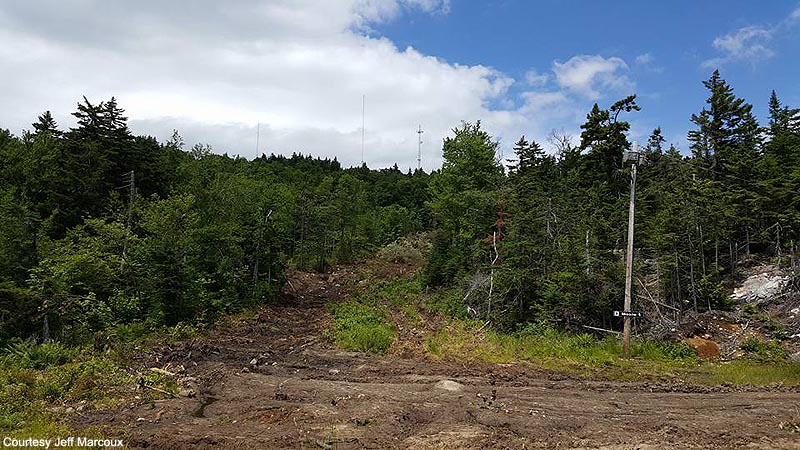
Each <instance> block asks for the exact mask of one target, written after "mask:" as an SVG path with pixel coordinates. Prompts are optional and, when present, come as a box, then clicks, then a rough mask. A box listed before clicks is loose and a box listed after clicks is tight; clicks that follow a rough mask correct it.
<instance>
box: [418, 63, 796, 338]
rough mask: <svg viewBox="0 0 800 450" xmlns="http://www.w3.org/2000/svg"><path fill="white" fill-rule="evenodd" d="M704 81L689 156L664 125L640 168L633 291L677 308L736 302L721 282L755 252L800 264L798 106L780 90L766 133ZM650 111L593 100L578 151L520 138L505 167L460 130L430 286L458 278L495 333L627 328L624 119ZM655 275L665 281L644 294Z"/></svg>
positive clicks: (475, 128) (449, 159)
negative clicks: (527, 326) (551, 150)
mask: <svg viewBox="0 0 800 450" xmlns="http://www.w3.org/2000/svg"><path fill="white" fill-rule="evenodd" d="M704 85H705V87H706V88H707V89H708V98H707V100H706V105H705V107H703V108H702V109H701V110H700V111H699V112H698V113H697V114H694V115H693V116H692V117H691V120H692V122H693V123H694V125H695V129H693V130H692V131H691V132H690V133H689V135H688V140H689V142H690V147H691V148H690V150H691V155H690V156H684V155H682V154H681V152H679V151H678V149H676V148H674V147H672V146H670V147H668V148H667V147H665V139H664V137H663V135H662V131H661V129H660V128H657V129H655V130H654V131H653V133H652V135H651V136H650V138H649V140H648V141H647V142H646V143H643V144H644V145H643V148H642V152H643V155H644V157H645V162H643V163H642V164H641V165H640V166H639V176H638V189H637V191H638V192H637V197H638V198H637V210H636V227H637V230H636V234H635V236H636V241H635V242H636V255H637V258H636V263H637V267H636V274H637V277H636V279H635V280H634V289H635V290H636V291H637V292H635V293H636V294H637V295H640V296H646V297H648V298H653V299H654V300H656V301H659V302H660V303H661V304H663V305H667V306H668V307H671V308H674V309H676V310H678V311H686V310H690V309H691V310H706V309H715V308H725V307H728V306H730V305H729V304H728V297H727V295H725V286H724V283H725V282H726V280H730V279H731V275H733V274H734V273H735V271H736V264H737V261H739V260H740V259H741V257H742V256H744V255H745V254H746V253H747V252H749V251H750V250H751V248H752V249H759V251H765V252H767V253H769V254H772V255H784V256H787V255H788V256H789V257H790V258H792V261H793V255H794V253H795V242H796V241H797V239H798V237H800V236H798V232H800V209H799V208H798V199H799V198H800V110H798V109H794V108H790V107H787V106H784V105H782V104H781V103H780V101H779V100H778V97H777V95H776V94H775V93H774V92H773V94H772V96H771V98H770V99H769V111H770V113H769V114H770V117H769V122H768V124H766V126H761V125H760V124H759V123H758V121H757V120H756V117H755V116H754V114H753V112H752V106H751V105H750V104H748V103H747V102H745V101H744V100H743V99H741V98H739V97H737V96H736V95H735V94H734V92H733V89H732V88H731V86H730V85H729V84H728V83H727V82H726V81H725V80H723V79H722V78H721V77H720V74H719V72H716V71H715V72H714V74H713V75H712V76H711V77H710V79H708V80H707V81H705V82H704ZM639 110H640V107H639V106H638V105H637V103H636V96H635V95H633V96H630V97H628V98H625V99H622V100H620V101H618V102H616V103H614V104H612V105H611V106H610V107H608V108H607V109H602V108H600V107H599V106H598V105H595V106H594V108H593V109H592V110H591V112H589V114H588V115H587V117H586V122H585V123H584V124H583V125H582V126H581V129H582V132H581V135H580V142H579V145H577V146H574V145H573V144H572V142H571V140H570V139H569V138H568V137H566V136H563V135H558V134H554V135H553V136H552V137H551V138H552V144H553V145H554V146H555V147H556V149H557V154H556V155H550V154H546V153H545V152H544V151H543V150H542V147H541V146H540V145H539V144H538V143H536V142H528V141H527V140H526V139H525V138H524V137H523V138H521V139H520V140H519V141H518V142H517V143H516V145H515V148H514V151H515V154H516V158H515V159H514V160H511V161H508V163H509V165H508V167H507V169H508V170H507V172H506V171H504V170H503V167H502V164H501V162H500V161H496V160H495V159H494V155H495V150H496V147H497V142H495V141H494V140H493V139H492V138H491V136H489V135H488V134H487V133H486V132H485V131H483V130H482V129H481V128H480V123H478V124H463V126H461V127H460V128H457V129H456V130H454V136H452V137H450V138H447V139H446V140H445V143H444V148H443V151H444V159H445V162H444V165H443V167H442V170H441V173H439V174H437V175H435V176H434V177H432V179H431V183H430V192H431V195H432V199H431V201H430V202H429V206H430V210H431V213H432V215H433V217H434V218H435V220H436V222H437V224H438V232H437V234H436V238H435V241H434V245H433V252H432V254H431V256H430V261H429V264H428V266H427V268H426V270H425V277H426V280H427V282H428V283H430V284H433V285H446V284H449V283H453V282H460V283H461V284H462V285H463V286H464V291H465V296H464V298H465V301H466V302H467V303H468V305H469V306H470V310H471V311H473V312H474V314H476V315H479V316H482V317H484V318H488V319H491V320H492V321H493V323H494V324H496V325H505V326H513V325H515V324H519V323H524V322H529V321H546V322H549V323H551V324H559V325H562V326H569V325H578V324H594V325H600V326H605V327H610V326H615V325H617V324H616V323H614V322H613V320H612V312H613V310H615V309H617V310H618V309H621V306H622V298H623V293H624V265H623V262H624V249H625V245H626V237H627V236H626V235H627V217H628V205H629V189H630V164H624V163H623V152H624V151H630V150H632V148H631V142H630V141H629V139H628V138H627V136H626V133H627V132H628V131H629V128H630V125H629V123H628V122H627V121H626V119H627V117H628V116H629V115H630V114H635V113H636V111H639ZM787 259H788V258H787ZM648 276H649V278H648ZM648 279H653V280H655V284H653V283H649V284H650V287H649V288H648V289H647V292H645V289H643V286H644V285H645V282H644V281H648ZM642 280H644V281H642ZM636 302H642V300H636ZM644 303H646V304H648V305H649V303H650V302H648V301H647V300H645V301H644ZM639 304H640V305H641V303H639ZM670 310H671V309H670ZM668 311H669V310H668Z"/></svg>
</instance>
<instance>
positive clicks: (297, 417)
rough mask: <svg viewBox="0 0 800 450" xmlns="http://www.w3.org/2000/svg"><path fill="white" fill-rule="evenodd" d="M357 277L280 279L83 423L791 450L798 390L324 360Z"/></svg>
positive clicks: (352, 444) (361, 443)
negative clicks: (133, 391) (273, 290)
mask: <svg viewBox="0 0 800 450" xmlns="http://www.w3.org/2000/svg"><path fill="white" fill-rule="evenodd" d="M356 271H357V268H356V267H352V266H350V267H339V268H337V269H336V270H335V271H334V272H333V273H331V274H327V275H316V274H307V273H295V274H292V277H291V283H290V284H289V285H288V286H287V291H286V296H285V299H284V301H283V302H282V303H280V304H277V305H273V306H270V307H266V308H264V309H263V310H261V312H260V313H258V314H257V315H256V316H254V317H249V318H246V319H240V320H235V321H233V320H232V321H230V322H229V323H227V324H225V325H223V326H220V327H218V328H217V329H216V330H215V331H213V332H212V333H211V334H210V335H209V336H207V337H203V338H201V339H195V340H192V341H188V342H184V343H181V344H179V345H172V346H162V347H159V348H155V349H153V350H152V352H151V353H149V354H147V355H144V356H143V359H142V360H141V361H140V362H139V363H140V364H141V365H142V367H140V368H139V370H148V368H151V367H157V368H160V369H165V370H168V371H174V372H176V373H177V375H176V378H177V379H178V382H179V384H180V385H181V386H182V387H184V390H183V391H182V395H181V396H178V397H177V398H166V399H163V398H162V399H154V398H153V397H151V394H152V392H150V391H148V390H143V391H140V392H138V393H137V396H136V397H137V398H131V399H129V401H127V402H126V403H124V404H123V405H120V406H118V407H116V408H114V409H109V410H105V411H95V412H91V413H88V412H87V413H85V414H83V415H82V416H81V417H78V418H76V420H77V421H76V422H75V423H74V425H75V426H77V427H93V428H98V427H99V428H100V429H102V430H103V433H104V434H105V435H106V436H108V437H117V438H123V439H124V440H125V442H126V444H127V445H128V447H129V448H148V449H190V448H191V449H195V448H200V449H203V448H237V449H251V448H252V449H272V448H276V449H277V448H289V449H294V448H306V449H317V448H321V449H362V448H371V449H384V448H415V449H455V448H466V449H479V448H481V449H482V448H515V449H517V448H519V449H521V448H573V449H590V448H591V449H674V448H755V449H790V448H800V432H798V431H800V428H798V427H800V393H799V392H798V391H797V390H796V389H789V388H772V389H737V388H733V387H702V386H690V385H683V384H665V383H627V382H596V381H586V380H581V379H577V378H573V377H570V376H566V375H563V374H557V373H550V372H544V371H541V370H538V369H536V368H534V367H532V366H530V365H528V364H524V363H520V364H477V365H475V364H471V365H462V364H455V363H452V362H442V361H434V360H430V359H426V358H424V357H412V358H400V357H398V356H388V357H380V356H371V355H365V354H359V353H350V352H343V351H339V350H336V349H335V348H333V346H332V345H331V343H330V342H329V340H328V339H327V338H326V337H325V335H324V329H325V327H326V324H327V321H328V317H327V308H326V304H327V303H328V302H331V301H339V300H342V299H345V298H347V297H348V296H349V295H350V293H349V292H350V289H351V287H352V286H353V280H354V279H355V278H354V276H355V273H356Z"/></svg>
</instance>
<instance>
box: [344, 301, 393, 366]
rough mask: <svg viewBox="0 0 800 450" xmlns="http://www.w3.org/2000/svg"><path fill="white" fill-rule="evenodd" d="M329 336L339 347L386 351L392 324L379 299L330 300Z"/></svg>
mask: <svg viewBox="0 0 800 450" xmlns="http://www.w3.org/2000/svg"><path fill="white" fill-rule="evenodd" d="M330 311H331V325H332V326H331V329H330V330H329V334H330V337H331V338H332V339H333V341H334V342H335V343H336V345H337V346H338V347H340V348H343V349H345V350H350V351H357V352H366V353H377V354H386V351H387V350H389V346H390V345H391V344H392V341H394V337H395V333H396V332H395V327H394V325H392V324H391V323H390V322H389V320H388V319H387V316H388V313H387V311H386V309H385V308H384V307H382V306H381V305H380V304H378V303H364V302H359V301H347V302H342V303H336V304H332V305H331V306H330Z"/></svg>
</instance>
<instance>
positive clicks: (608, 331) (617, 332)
mask: <svg viewBox="0 0 800 450" xmlns="http://www.w3.org/2000/svg"><path fill="white" fill-rule="evenodd" d="M583 328H588V329H590V330H595V331H602V332H604V333H612V334H616V335H620V334H622V333H620V332H619V331H614V330H607V329H605V328H598V327H593V326H589V325H583Z"/></svg>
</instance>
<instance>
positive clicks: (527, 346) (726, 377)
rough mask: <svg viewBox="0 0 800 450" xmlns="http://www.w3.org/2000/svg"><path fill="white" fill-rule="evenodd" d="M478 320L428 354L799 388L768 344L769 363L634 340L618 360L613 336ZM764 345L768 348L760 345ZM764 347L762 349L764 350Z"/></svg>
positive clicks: (596, 375) (605, 376) (455, 324)
mask: <svg viewBox="0 0 800 450" xmlns="http://www.w3.org/2000/svg"><path fill="white" fill-rule="evenodd" d="M480 325H481V324H480V323H479V322H471V321H463V320H455V321H452V322H451V323H450V324H449V325H448V326H447V327H446V328H445V329H444V330H442V331H440V332H439V333H437V334H434V335H432V336H430V337H429V338H428V340H427V341H426V343H425V350H426V352H427V353H428V354H429V355H431V356H432V357H434V358H438V359H445V360H454V361H468V362H469V361H472V362H478V361H480V362H493V363H511V362H517V361H525V362H528V363H531V364H533V365H534V366H536V367H539V368H542V369H546V370H553V371H557V372H563V373H567V374H572V375H576V376H580V377H584V378H589V379H602V380H615V381H644V380H660V381H669V380H673V381H687V382H690V383H694V384H703V385H720V384H734V385H743V384H752V385H769V384H776V383H782V384H785V385H798V384H800V364H797V363H790V362H786V361H785V360H781V359H777V358H774V357H773V356H774V352H771V351H772V346H771V345H770V344H769V343H762V344H760V345H762V347H758V348H757V349H755V350H753V351H754V352H756V353H755V355H758V354H759V353H758V352H759V351H760V352H762V354H764V353H766V354H767V355H769V356H770V358H771V359H764V358H758V357H755V358H744V359H740V360H737V361H733V362H710V361H703V360H701V359H699V358H698V357H697V356H696V355H695V352H694V350H693V349H692V348H691V347H689V346H687V345H686V344H683V343H672V342H666V341H653V340H634V341H633V343H632V345H631V358H622V357H621V354H622V346H621V343H620V342H619V341H618V339H616V338H612V337H609V338H606V339H603V340H599V341H598V340H596V339H595V338H594V336H591V335H588V334H569V333H566V332H562V331H557V330H553V329H552V328H548V327H546V326H528V327H526V328H524V329H522V330H520V331H519V332H516V333H510V334H508V333H498V332H495V331H486V330H480V331H478V329H479V327H480ZM763 346H766V347H763ZM764 348H766V350H764Z"/></svg>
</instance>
